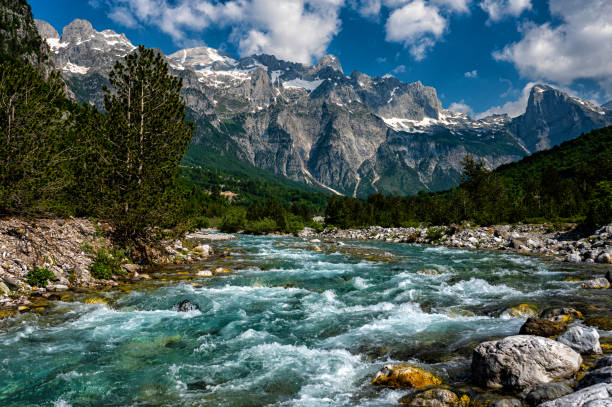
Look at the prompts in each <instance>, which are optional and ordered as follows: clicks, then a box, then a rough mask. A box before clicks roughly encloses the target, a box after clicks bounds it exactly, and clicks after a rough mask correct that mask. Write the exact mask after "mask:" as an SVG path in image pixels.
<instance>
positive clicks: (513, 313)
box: [502, 304, 538, 318]
mask: <svg viewBox="0 0 612 407" xmlns="http://www.w3.org/2000/svg"><path fill="white" fill-rule="evenodd" d="M537 313H538V307H536V306H535V305H533V304H519V305H517V306H516V307H511V308H508V309H507V310H506V311H504V312H503V313H502V316H506V317H510V318H527V317H530V316H533V315H535V314H537Z"/></svg>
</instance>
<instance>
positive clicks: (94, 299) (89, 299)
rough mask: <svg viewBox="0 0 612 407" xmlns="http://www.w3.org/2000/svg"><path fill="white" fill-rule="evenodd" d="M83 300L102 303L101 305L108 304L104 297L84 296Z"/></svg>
mask: <svg viewBox="0 0 612 407" xmlns="http://www.w3.org/2000/svg"><path fill="white" fill-rule="evenodd" d="M84 302H85V304H103V305H108V301H106V300H105V299H104V298H100V297H92V298H86V299H85V301H84Z"/></svg>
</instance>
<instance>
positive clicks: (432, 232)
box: [425, 227, 444, 242]
mask: <svg viewBox="0 0 612 407" xmlns="http://www.w3.org/2000/svg"><path fill="white" fill-rule="evenodd" d="M442 236H444V228H442V227H440V228H429V229H427V233H426V234H425V238H426V239H427V240H429V241H431V242H435V241H437V240H440V239H442Z"/></svg>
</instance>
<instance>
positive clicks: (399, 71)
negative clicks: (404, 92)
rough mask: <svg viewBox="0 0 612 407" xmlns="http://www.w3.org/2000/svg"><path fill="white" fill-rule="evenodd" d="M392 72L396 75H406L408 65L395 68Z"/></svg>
mask: <svg viewBox="0 0 612 407" xmlns="http://www.w3.org/2000/svg"><path fill="white" fill-rule="evenodd" d="M391 72H393V73H394V74H398V73H404V72H406V65H398V66H396V67H395V68H393V70H392V71H391Z"/></svg>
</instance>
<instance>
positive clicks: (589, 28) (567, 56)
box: [494, 0, 612, 96]
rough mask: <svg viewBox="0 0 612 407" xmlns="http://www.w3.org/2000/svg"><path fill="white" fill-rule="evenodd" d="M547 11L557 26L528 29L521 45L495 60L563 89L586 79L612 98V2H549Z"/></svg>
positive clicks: (513, 47)
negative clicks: (558, 84) (559, 21)
mask: <svg viewBox="0 0 612 407" xmlns="http://www.w3.org/2000/svg"><path fill="white" fill-rule="evenodd" d="M550 11H551V13H552V14H553V15H554V16H557V17H559V18H560V19H561V20H562V23H561V24H560V25H558V26H556V27H555V26H553V25H551V24H549V23H547V24H543V25H535V24H528V25H526V26H524V27H522V29H521V30H522V34H523V38H522V39H521V40H520V41H519V42H517V43H513V44H510V45H508V46H506V47H505V48H504V49H503V50H502V51H500V52H496V53H494V57H495V58H496V59H497V60H503V61H508V62H512V63H513V64H514V65H515V66H516V68H517V69H518V70H519V72H520V74H521V75H522V76H524V77H527V78H530V79H534V80H546V81H552V82H557V83H560V84H562V85H570V84H571V83H572V82H574V81H575V80H578V79H590V80H593V81H595V82H597V83H598V84H599V85H600V86H601V87H602V88H603V89H604V90H605V91H606V92H607V94H608V96H610V95H612V21H611V20H610V16H611V15H612V2H610V1H609V0H591V1H588V2H581V1H574V0H551V1H550Z"/></svg>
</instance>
